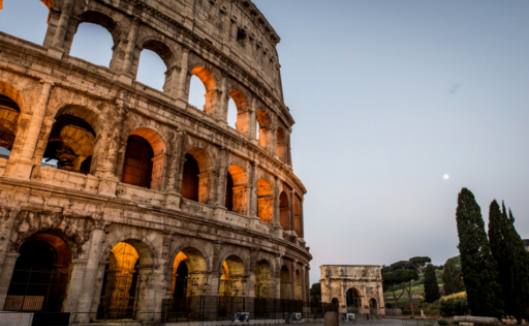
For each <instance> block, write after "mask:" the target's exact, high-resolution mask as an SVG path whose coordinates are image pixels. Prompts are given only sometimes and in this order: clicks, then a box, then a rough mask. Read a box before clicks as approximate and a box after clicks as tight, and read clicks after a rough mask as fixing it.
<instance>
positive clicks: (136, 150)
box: [121, 135, 154, 188]
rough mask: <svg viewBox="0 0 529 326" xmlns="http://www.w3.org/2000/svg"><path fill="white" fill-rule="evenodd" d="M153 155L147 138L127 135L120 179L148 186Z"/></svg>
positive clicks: (149, 185) (149, 184)
mask: <svg viewBox="0 0 529 326" xmlns="http://www.w3.org/2000/svg"><path fill="white" fill-rule="evenodd" d="M153 157H154V152H153V150H152V147H151V144H149V142H148V141H147V140H145V139H144V138H143V137H140V136H136V135H131V136H129V139H128V140H127V149H126V151H125V163H124V165H123V176H122V178H121V181H122V182H124V183H128V184H131V185H135V186H139V187H144V188H150V187H151V177H152V159H153Z"/></svg>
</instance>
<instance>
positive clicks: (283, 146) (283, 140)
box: [276, 127, 288, 163]
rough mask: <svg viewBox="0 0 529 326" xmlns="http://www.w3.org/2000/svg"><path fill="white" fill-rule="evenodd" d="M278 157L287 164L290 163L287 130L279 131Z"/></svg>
mask: <svg viewBox="0 0 529 326" xmlns="http://www.w3.org/2000/svg"><path fill="white" fill-rule="evenodd" d="M276 138H277V145H276V155H277V157H279V159H280V160H281V161H283V162H285V163H287V162H288V155H287V154H288V140H287V135H286V133H285V130H284V129H283V128H281V127H279V128H278V129H277V137H276Z"/></svg>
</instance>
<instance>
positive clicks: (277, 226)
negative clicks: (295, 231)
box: [272, 176, 281, 230]
mask: <svg viewBox="0 0 529 326" xmlns="http://www.w3.org/2000/svg"><path fill="white" fill-rule="evenodd" d="M273 187H274V216H273V218H272V225H273V227H274V229H277V230H279V229H281V225H280V221H279V218H280V211H279V205H280V200H279V180H278V177H277V176H274V184H273Z"/></svg>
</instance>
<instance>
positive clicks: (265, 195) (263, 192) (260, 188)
mask: <svg viewBox="0 0 529 326" xmlns="http://www.w3.org/2000/svg"><path fill="white" fill-rule="evenodd" d="M256 192H257V216H258V217H259V219H260V220H261V222H263V223H272V219H273V217H274V189H273V188H272V185H271V184H270V182H269V181H268V180H266V179H259V180H257V188H256Z"/></svg>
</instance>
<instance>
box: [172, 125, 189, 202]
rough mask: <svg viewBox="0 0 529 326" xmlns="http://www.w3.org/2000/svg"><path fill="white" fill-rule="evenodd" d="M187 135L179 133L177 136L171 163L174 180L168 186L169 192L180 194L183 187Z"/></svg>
mask: <svg viewBox="0 0 529 326" xmlns="http://www.w3.org/2000/svg"><path fill="white" fill-rule="evenodd" d="M185 138H186V137H185V133H184V132H182V131H179V132H178V133H177V134H176V135H175V140H174V143H175V146H173V160H172V161H171V165H170V168H169V169H170V170H169V171H171V172H172V173H173V178H172V179H173V180H172V182H171V180H170V184H169V186H168V191H169V192H171V191H172V192H175V193H177V194H180V188H181V187H182V169H183V166H184V165H183V162H184V157H185Z"/></svg>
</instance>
